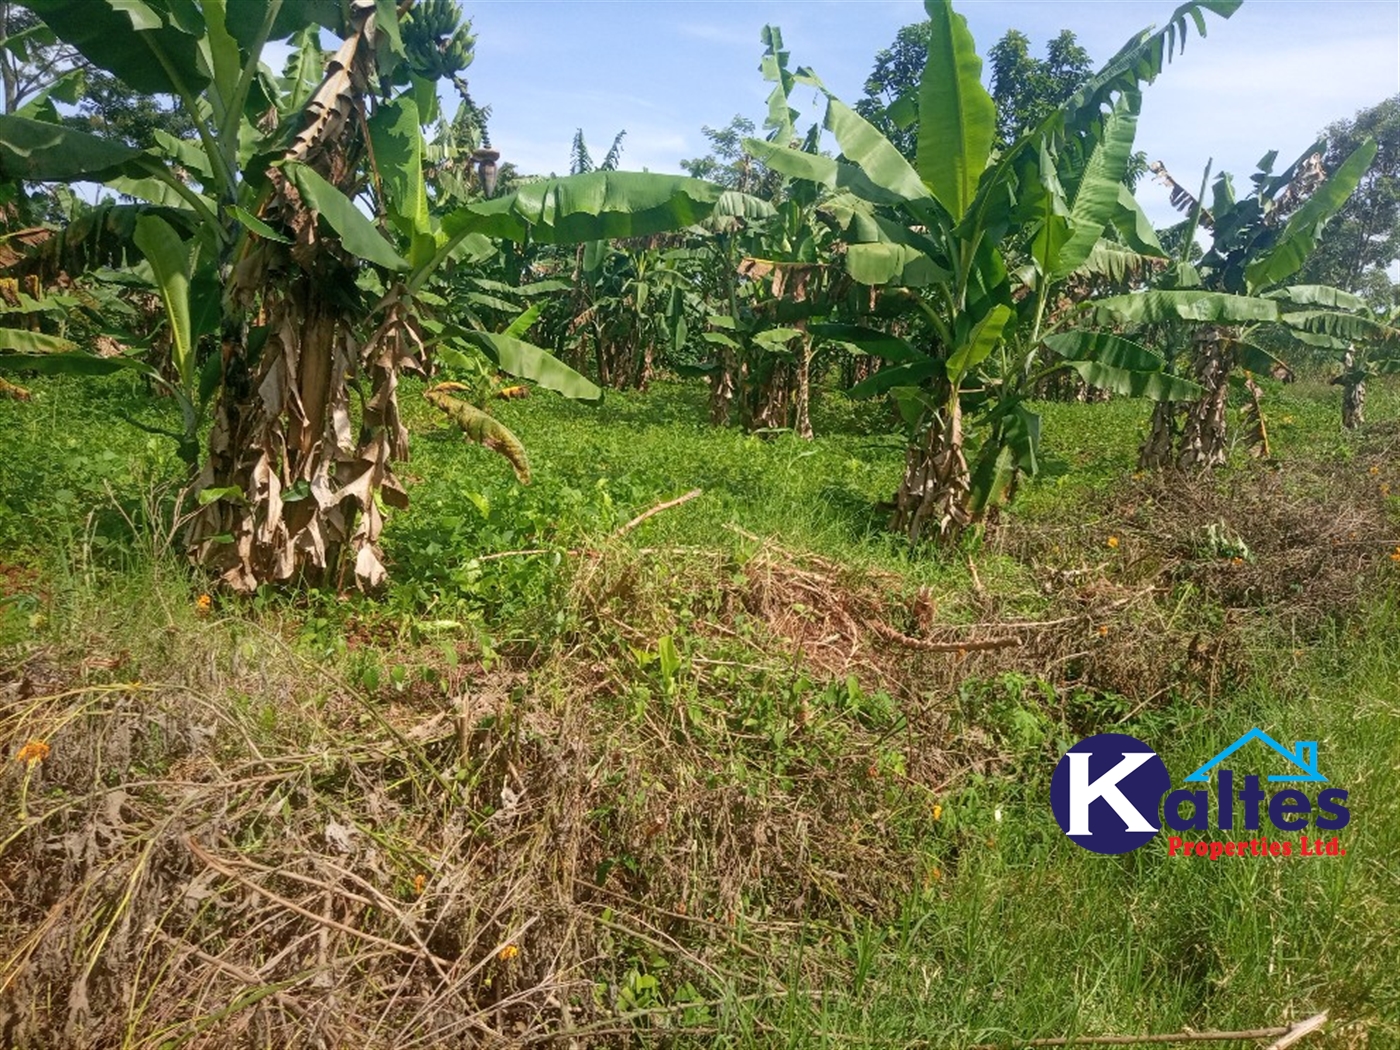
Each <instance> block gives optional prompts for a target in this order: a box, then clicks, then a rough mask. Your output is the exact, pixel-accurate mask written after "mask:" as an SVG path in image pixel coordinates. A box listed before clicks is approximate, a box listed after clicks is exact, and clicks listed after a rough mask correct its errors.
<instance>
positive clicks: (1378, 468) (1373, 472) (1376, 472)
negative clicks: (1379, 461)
mask: <svg viewBox="0 0 1400 1050" xmlns="http://www.w3.org/2000/svg"><path fill="white" fill-rule="evenodd" d="M1380 472H1381V468H1380V467H1372V468H1371V469H1370V470H1368V471H1366V473H1367V474H1371V475H1375V474H1379V473H1380Z"/></svg>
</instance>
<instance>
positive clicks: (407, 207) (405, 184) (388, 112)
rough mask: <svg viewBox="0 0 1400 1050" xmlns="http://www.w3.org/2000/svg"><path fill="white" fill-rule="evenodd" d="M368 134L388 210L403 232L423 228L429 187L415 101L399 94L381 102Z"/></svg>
mask: <svg viewBox="0 0 1400 1050" xmlns="http://www.w3.org/2000/svg"><path fill="white" fill-rule="evenodd" d="M369 136H370V144H371V145H372V146H373V148H374V167H375V171H376V172H377V173H378V175H379V181H380V184H381V185H382V186H383V187H384V197H385V201H386V203H387V205H388V207H389V210H390V212H391V213H392V214H394V215H395V216H396V217H397V218H398V219H399V220H401V221H402V223H403V224H405V226H406V230H405V232H409V231H418V232H426V231H427V229H428V191H427V188H426V186H425V185H424V182H423V133H422V132H421V131H420V130H419V127H418V105H417V103H415V102H414V101H413V98H412V97H411V96H409V95H400V96H399V97H398V98H397V99H395V100H394V101H392V102H387V103H385V104H383V105H381V106H380V107H379V108H378V109H376V110H375V111H374V116H372V117H370V119H369ZM418 261H419V260H415V262H418Z"/></svg>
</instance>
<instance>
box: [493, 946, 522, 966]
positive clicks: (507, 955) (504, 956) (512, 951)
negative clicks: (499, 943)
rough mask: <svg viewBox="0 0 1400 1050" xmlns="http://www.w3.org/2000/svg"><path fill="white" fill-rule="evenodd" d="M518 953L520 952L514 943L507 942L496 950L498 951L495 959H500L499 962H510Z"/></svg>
mask: <svg viewBox="0 0 1400 1050" xmlns="http://www.w3.org/2000/svg"><path fill="white" fill-rule="evenodd" d="M519 954H520V949H519V948H517V947H516V946H515V945H513V944H507V945H506V946H505V947H504V948H502V949H501V950H500V951H498V952H497V953H496V958H497V959H500V960H501V962H510V961H511V960H512V959H514V958H515V957H516V956H517V955H519Z"/></svg>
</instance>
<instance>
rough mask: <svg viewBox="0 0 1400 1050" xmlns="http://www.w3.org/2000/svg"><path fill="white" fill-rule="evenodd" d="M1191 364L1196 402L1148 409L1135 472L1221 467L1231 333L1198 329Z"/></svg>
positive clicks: (1209, 327)
mask: <svg viewBox="0 0 1400 1050" xmlns="http://www.w3.org/2000/svg"><path fill="white" fill-rule="evenodd" d="M1191 360H1192V369H1193V372H1194V376H1193V378H1194V379H1195V380H1196V382H1197V383H1199V384H1200V386H1201V396H1200V397H1199V398H1198V399H1197V400H1195V401H1190V402H1184V403H1183V402H1180V401H1158V402H1157V403H1156V404H1154V405H1153V406H1152V419H1151V422H1150V423H1149V424H1148V429H1147V437H1146V439H1145V440H1144V441H1143V443H1142V447H1141V448H1140V449H1139V450H1138V467H1139V469H1142V470H1161V469H1164V468H1168V467H1176V468H1179V469H1181V470H1190V471H1200V470H1209V469H1210V468H1212V467H1217V466H1220V465H1222V464H1223V463H1224V462H1225V459H1226V454H1227V445H1226V438H1227V433H1226V421H1227V414H1228V408H1229V394H1230V372H1231V369H1232V368H1233V366H1234V333H1233V332H1232V330H1231V329H1229V328H1226V327H1223V326H1220V325H1203V326H1201V327H1200V328H1198V329H1196V332H1195V334H1194V335H1193V336H1192V345H1191Z"/></svg>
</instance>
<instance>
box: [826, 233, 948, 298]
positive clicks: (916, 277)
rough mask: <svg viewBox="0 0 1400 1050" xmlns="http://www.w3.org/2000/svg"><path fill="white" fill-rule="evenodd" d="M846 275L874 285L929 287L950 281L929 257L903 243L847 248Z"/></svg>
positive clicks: (857, 245) (854, 245)
mask: <svg viewBox="0 0 1400 1050" xmlns="http://www.w3.org/2000/svg"><path fill="white" fill-rule="evenodd" d="M846 272H847V273H848V274H850V275H851V279H852V280H855V281H858V282H860V283H861V284H868V285H872V286H879V285H884V284H894V285H899V286H901V287H906V288H927V287H928V286H930V285H935V284H940V283H942V282H944V281H946V280H947V279H948V272H947V271H946V270H944V269H942V268H940V267H939V266H938V265H937V264H936V263H934V262H933V260H932V259H930V258H929V257H928V256H927V255H925V254H924V253H923V252H921V251H919V250H918V249H916V248H910V247H908V246H907V245H903V244H852V245H850V246H849V247H848V248H847V249H846Z"/></svg>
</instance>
